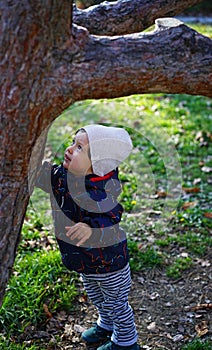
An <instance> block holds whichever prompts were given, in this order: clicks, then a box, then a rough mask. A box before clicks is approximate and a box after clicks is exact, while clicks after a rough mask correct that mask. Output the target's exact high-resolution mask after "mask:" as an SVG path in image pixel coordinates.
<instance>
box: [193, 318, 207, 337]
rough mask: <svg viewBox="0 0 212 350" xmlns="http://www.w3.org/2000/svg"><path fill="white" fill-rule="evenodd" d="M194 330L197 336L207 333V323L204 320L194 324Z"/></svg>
mask: <svg viewBox="0 0 212 350" xmlns="http://www.w3.org/2000/svg"><path fill="white" fill-rule="evenodd" d="M195 330H196V332H197V336H198V337H202V336H203V335H205V334H207V333H208V325H207V322H206V321H202V322H201V323H198V324H197V325H196V326H195Z"/></svg>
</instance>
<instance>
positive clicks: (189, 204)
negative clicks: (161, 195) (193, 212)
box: [182, 201, 198, 210]
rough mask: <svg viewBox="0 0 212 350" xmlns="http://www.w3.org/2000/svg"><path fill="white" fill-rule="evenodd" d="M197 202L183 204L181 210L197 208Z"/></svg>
mask: <svg viewBox="0 0 212 350" xmlns="http://www.w3.org/2000/svg"><path fill="white" fill-rule="evenodd" d="M197 204H198V202H197V201H195V202H185V203H184V204H183V205H182V208H183V209H185V210H186V209H190V208H195V207H196V206H197Z"/></svg>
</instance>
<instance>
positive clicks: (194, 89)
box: [57, 18, 212, 101]
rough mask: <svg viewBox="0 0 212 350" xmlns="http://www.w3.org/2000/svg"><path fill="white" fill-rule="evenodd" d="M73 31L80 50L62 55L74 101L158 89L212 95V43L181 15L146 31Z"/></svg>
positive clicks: (82, 29) (159, 20)
mask: <svg viewBox="0 0 212 350" xmlns="http://www.w3.org/2000/svg"><path fill="white" fill-rule="evenodd" d="M73 34H74V36H75V45H79V47H78V52H77V51H76V53H75V56H73V55H72V56H71V61H70V62H69V61H68V60H69V59H70V57H69V58H68V56H67V57H66V62H64V55H63V57H62V56H60V55H59V56H58V57H57V59H58V60H59V61H62V60H63V64H65V65H66V69H65V70H64V71H65V73H64V74H65V75H64V77H63V78H64V86H69V88H70V89H72V90H71V91H72V96H73V100H75V101H76V100H84V99H89V98H92V99H96V98H115V97H120V96H126V95H131V94H142V93H159V92H164V93H172V94H175V93H181V94H183V93H185V94H191V95H204V96H212V79H211V76H212V42H211V40H210V39H209V38H208V37H205V36H203V35H201V34H199V33H197V32H196V31H194V30H193V29H191V28H189V27H187V26H186V25H184V24H183V23H182V22H180V21H178V20H176V19H170V18H166V19H158V20H156V30H155V31H154V32H151V33H146V34H134V35H126V36H122V37H97V36H92V35H89V34H88V32H87V31H86V30H85V29H84V28H82V27H76V28H75V30H74V32H73ZM73 45H74V44H73ZM70 50H73V46H72V47H71V48H70ZM66 54H68V52H66ZM68 82H69V83H68ZM66 93H67V92H66ZM69 93H70V91H69ZM67 94H68V93H67Z"/></svg>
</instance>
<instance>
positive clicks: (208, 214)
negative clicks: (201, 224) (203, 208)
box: [204, 212, 212, 219]
mask: <svg viewBox="0 0 212 350" xmlns="http://www.w3.org/2000/svg"><path fill="white" fill-rule="evenodd" d="M204 216H205V217H206V218H208V219H212V213H209V212H207V213H204Z"/></svg>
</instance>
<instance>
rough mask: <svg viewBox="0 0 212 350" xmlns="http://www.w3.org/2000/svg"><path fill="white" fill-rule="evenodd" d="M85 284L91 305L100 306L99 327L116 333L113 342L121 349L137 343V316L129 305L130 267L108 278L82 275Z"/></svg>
mask: <svg viewBox="0 0 212 350" xmlns="http://www.w3.org/2000/svg"><path fill="white" fill-rule="evenodd" d="M82 279H83V284H84V287H85V290H86V292H87V294H88V297H89V299H90V300H91V302H92V303H93V304H94V305H95V306H96V307H97V310H98V313H99V318H98V321H97V324H98V325H99V326H100V327H102V328H104V329H107V330H109V331H113V333H112V337H111V340H112V341H113V342H114V343H115V344H117V345H120V346H130V345H132V344H134V343H135V342H136V341H137V337H138V336H137V331H136V327H135V323H134V316H133V311H132V308H131V306H130V305H129V302H128V294H129V291H130V287H131V276H130V267H129V264H128V265H127V266H125V267H124V268H123V269H122V270H120V271H117V272H113V273H108V274H104V275H101V274H99V275H85V274H82Z"/></svg>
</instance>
